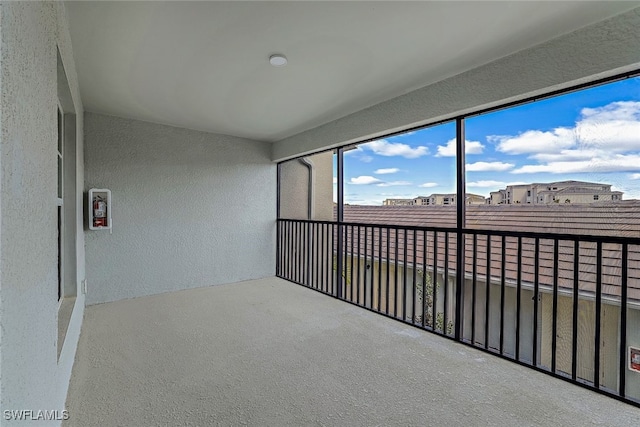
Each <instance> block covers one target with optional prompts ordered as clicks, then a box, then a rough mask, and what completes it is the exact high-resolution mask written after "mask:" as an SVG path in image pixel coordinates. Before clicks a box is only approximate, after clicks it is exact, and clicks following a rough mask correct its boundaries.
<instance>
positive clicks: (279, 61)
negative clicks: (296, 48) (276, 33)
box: [269, 53, 287, 67]
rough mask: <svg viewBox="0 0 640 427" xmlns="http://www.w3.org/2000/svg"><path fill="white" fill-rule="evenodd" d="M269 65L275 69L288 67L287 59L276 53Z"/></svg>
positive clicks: (270, 58) (271, 57) (270, 59)
mask: <svg viewBox="0 0 640 427" xmlns="http://www.w3.org/2000/svg"><path fill="white" fill-rule="evenodd" d="M269 63H270V64H271V65H273V66H274V67H284V66H285V65H287V58H286V57H285V56H284V55H282V54H279V53H276V54H275V55H271V56H270V57H269Z"/></svg>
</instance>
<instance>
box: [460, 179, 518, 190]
mask: <svg viewBox="0 0 640 427" xmlns="http://www.w3.org/2000/svg"><path fill="white" fill-rule="evenodd" d="M522 184H526V183H525V182H504V181H492V180H486V181H473V182H467V187H475V188H488V187H497V188H504V187H506V186H507V185H522Z"/></svg>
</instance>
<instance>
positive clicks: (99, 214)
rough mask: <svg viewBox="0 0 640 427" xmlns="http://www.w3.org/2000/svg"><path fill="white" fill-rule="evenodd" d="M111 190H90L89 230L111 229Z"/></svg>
mask: <svg viewBox="0 0 640 427" xmlns="http://www.w3.org/2000/svg"><path fill="white" fill-rule="evenodd" d="M112 226H113V222H112V220H111V190H106V189H103V188H92V189H91V190H89V230H111V227H112Z"/></svg>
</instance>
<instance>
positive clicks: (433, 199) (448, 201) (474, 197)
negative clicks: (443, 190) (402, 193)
mask: <svg viewBox="0 0 640 427" xmlns="http://www.w3.org/2000/svg"><path fill="white" fill-rule="evenodd" d="M466 202H467V204H468V205H483V204H484V203H485V198H484V197H483V196H480V195H479V194H471V193H467V194H466ZM413 204H414V205H418V206H447V205H455V204H456V193H449V194H432V195H430V196H426V197H425V196H418V197H416V198H415V199H413Z"/></svg>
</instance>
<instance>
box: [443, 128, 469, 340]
mask: <svg viewBox="0 0 640 427" xmlns="http://www.w3.org/2000/svg"><path fill="white" fill-rule="evenodd" d="M464 145H465V134H464V119H463V118H461V117H459V118H457V119H456V189H457V191H456V208H457V212H456V228H457V233H456V235H457V237H456V239H457V244H456V322H455V339H456V341H460V340H461V339H462V325H463V324H464V320H463V319H462V316H463V313H464V307H463V302H464V293H463V287H464V254H465V242H464V237H465V236H464V233H463V230H464V228H465V206H466V203H467V200H466V199H467V198H466V185H465V147H464ZM445 262H446V263H447V264H448V262H449V260H445ZM445 280H446V279H445ZM445 310H446V307H445ZM444 330H445V331H446V325H444Z"/></svg>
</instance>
